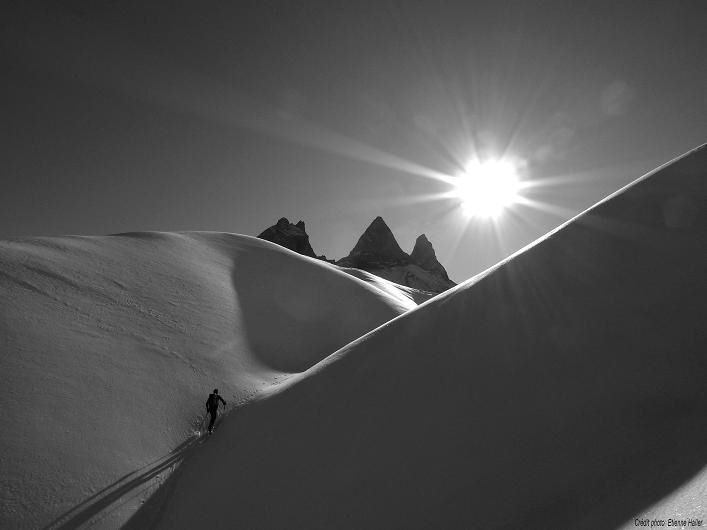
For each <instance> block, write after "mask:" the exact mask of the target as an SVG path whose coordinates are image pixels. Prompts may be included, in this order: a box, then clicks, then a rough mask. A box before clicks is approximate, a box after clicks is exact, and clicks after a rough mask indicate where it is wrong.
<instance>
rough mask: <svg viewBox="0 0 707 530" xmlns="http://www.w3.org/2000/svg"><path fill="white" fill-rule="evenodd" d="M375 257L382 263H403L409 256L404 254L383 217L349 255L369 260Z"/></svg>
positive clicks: (377, 219)
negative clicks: (368, 258)
mask: <svg viewBox="0 0 707 530" xmlns="http://www.w3.org/2000/svg"><path fill="white" fill-rule="evenodd" d="M372 256H375V257H376V258H378V259H379V260H382V261H386V262H387V261H391V262H395V261H401V260H406V259H408V258H409V256H408V255H407V254H406V253H405V252H403V249H401V248H400V245H398V242H397V241H396V240H395V236H394V235H393V232H392V231H391V230H390V228H388V225H387V224H385V221H384V220H383V218H382V217H380V216H378V217H376V218H375V219H374V220H373V222H372V223H371V224H370V225H369V226H368V228H366V231H365V232H364V233H363V235H361V237H360V238H359V239H358V242H357V243H356V246H355V247H354V248H353V250H351V252H350V253H349V258H354V259H356V258H363V259H365V258H367V257H372Z"/></svg>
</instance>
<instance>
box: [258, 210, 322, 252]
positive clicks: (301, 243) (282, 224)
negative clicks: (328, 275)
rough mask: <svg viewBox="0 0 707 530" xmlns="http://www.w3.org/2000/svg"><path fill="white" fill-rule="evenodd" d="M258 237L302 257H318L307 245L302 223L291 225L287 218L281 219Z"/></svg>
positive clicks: (307, 237)
mask: <svg viewBox="0 0 707 530" xmlns="http://www.w3.org/2000/svg"><path fill="white" fill-rule="evenodd" d="M258 237H259V238H260V239H265V240H266V241H270V242H272V243H277V244H278V245H280V246H282V247H285V248H289V249H290V250H294V251H295V252H298V253H299V254H302V255H303V256H309V257H310V258H316V257H318V256H317V255H316V254H315V253H314V250H313V249H312V245H311V244H310V243H309V235H308V234H307V232H305V231H304V222H303V221H299V222H298V223H297V224H292V223H290V221H289V219H287V217H281V218H280V219H278V221H277V223H276V224H274V225H273V226H271V227H270V228H267V229H266V230H264V231H263V232H262V233H261V234H260V235H259V236H258ZM322 259H324V257H323V256H322Z"/></svg>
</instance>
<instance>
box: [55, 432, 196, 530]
mask: <svg viewBox="0 0 707 530" xmlns="http://www.w3.org/2000/svg"><path fill="white" fill-rule="evenodd" d="M198 441H199V438H198V437H191V438H189V439H188V440H185V441H184V442H182V443H181V444H179V445H178V446H177V447H175V448H174V449H172V451H170V452H169V453H168V454H167V455H165V456H162V457H160V458H158V459H157V460H154V461H153V462H150V463H149V464H146V465H144V466H143V467H141V468H139V469H136V470H135V471H131V472H130V473H127V474H126V475H123V476H122V477H120V478H119V479H118V480H116V481H115V482H113V483H112V484H110V485H109V486H106V487H105V488H103V489H102V490H101V491H99V492H97V493H94V494H93V495H91V496H90V497H89V498H87V499H85V500H84V501H82V502H80V503H79V504H77V505H76V506H74V507H73V508H71V509H70V510H67V511H66V512H64V513H63V514H61V515H60V516H59V517H57V518H56V519H54V520H53V521H52V522H50V523H49V524H48V525H47V526H45V527H44V529H45V530H68V529H70V528H78V527H79V526H81V525H82V524H84V523H86V522H88V521H89V520H91V519H92V518H93V517H95V516H96V515H98V514H99V513H101V512H103V511H104V510H105V509H106V508H108V507H110V506H111V505H112V504H114V503H115V502H116V501H118V500H120V499H123V497H124V496H125V495H127V494H128V493H130V492H131V491H134V490H135V489H137V488H139V487H140V486H141V485H143V484H145V483H147V482H149V481H150V480H152V479H153V478H155V477H158V476H159V475H160V473H162V472H164V471H166V470H168V469H170V468H172V467H173V466H176V465H177V464H179V463H180V462H181V461H182V460H184V459H185V458H186V457H187V455H188V453H189V451H191V450H192V449H194V447H195V445H196V444H197V442H198ZM121 504H123V503H121Z"/></svg>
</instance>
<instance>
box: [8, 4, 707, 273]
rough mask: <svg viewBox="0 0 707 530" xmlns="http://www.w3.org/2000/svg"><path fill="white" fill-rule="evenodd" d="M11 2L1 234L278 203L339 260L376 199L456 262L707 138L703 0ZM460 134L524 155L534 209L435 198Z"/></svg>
mask: <svg viewBox="0 0 707 530" xmlns="http://www.w3.org/2000/svg"><path fill="white" fill-rule="evenodd" d="M18 4H20V7H15V8H13V10H12V12H10V11H7V10H6V11H4V12H3V13H2V16H1V17H0V30H1V31H2V41H1V43H0V44H1V48H0V49H1V51H0V60H1V61H2V65H3V82H2V85H1V87H0V116H1V117H2V129H1V131H2V138H1V143H0V149H1V150H2V151H1V152H2V165H1V166H0V171H1V172H2V174H1V176H2V182H3V188H2V194H0V237H3V238H7V237H16V236H24V235H57V234H107V233H116V232H126V231H135V230H219V231H228V232H237V233H243V234H249V235H257V234H258V233H259V232H260V231H261V230H263V229H264V228H266V227H267V226H270V225H271V224H273V223H274V222H275V221H276V220H277V219H278V218H279V217H282V216H286V217H288V218H290V219H291V220H292V221H293V222H295V221H297V220H299V219H302V220H304V221H305V222H306V223H307V231H308V232H309V234H310V237H311V242H312V246H313V247H314V249H315V251H316V252H318V253H324V254H326V255H327V256H328V257H336V258H339V257H342V256H344V255H345V254H347V253H348V251H349V250H350V249H351V248H352V247H353V245H354V244H355V242H356V239H357V237H358V236H359V235H360V234H361V232H362V231H363V230H364V229H365V227H366V226H367V225H368V224H369V223H370V221H372V220H373V218H374V217H375V216H376V215H382V216H383V218H384V219H385V220H386V221H387V222H388V224H389V225H390V227H391V229H392V230H393V232H394V233H395V234H396V236H397V238H398V241H399V243H400V245H401V246H402V247H403V248H404V249H406V250H407V251H411V250H412V244H413V242H414V239H415V237H416V236H417V235H419V234H420V233H423V232H424V233H426V234H427V236H428V238H429V239H430V240H431V241H432V243H433V245H434V246H435V249H436V250H437V254H438V257H439V259H440V261H442V263H443V264H444V265H445V266H447V268H448V270H449V273H450V276H451V277H452V278H453V279H454V280H456V281H461V280H464V279H466V278H468V277H470V276H471V275H473V274H474V273H477V272H479V271H481V270H482V269H484V268H486V267H488V266H490V265H492V264H494V263H495V262H496V261H498V260H499V259H501V258H503V257H504V256H505V255H507V254H508V253H510V252H512V251H514V250H517V249H518V248H520V247H522V246H523V245H525V244H527V243H529V242H531V241H532V240H534V239H535V238H537V237H538V236H540V235H542V234H543V233H545V232H546V231H548V230H549V229H552V228H554V227H555V226H556V225H558V224H559V223H560V222H562V221H563V220H565V219H567V218H569V217H571V216H572V215H574V214H576V213H579V212H580V211H581V210H582V209H584V208H586V207H588V206H590V205H591V204H593V203H594V202H596V201H597V200H600V199H602V198H603V197H604V196H605V195H607V194H608V193H611V192H613V191H615V190H616V189H618V188H619V187H621V186H623V185H625V184H627V183H628V182H630V181H631V180H633V179H634V178H636V177H638V176H640V175H641V174H643V173H645V172H646V171H648V170H650V169H653V168H654V167H656V166H657V165H659V164H662V163H664V162H667V161H668V160H669V159H671V158H673V157H675V156H677V155H679V154H682V153H683V152H685V151H687V150H689V149H691V148H693V147H695V146H697V145H698V144H701V143H704V142H705V141H707V55H706V53H707V52H706V50H707V32H706V31H705V29H704V27H705V21H706V20H707V2H704V1H702V0H696V1H682V0H676V1H662V0H661V1H657V2H652V1H647V0H640V1H611V2H595V1H586V0H585V1H582V2H571V1H558V2H554V1H545V2H541V1H538V2H532V1H519V2H502V1H498V0H495V1H491V2H471V1H459V2H443V1H434V2H427V3H424V2H386V1H376V2H359V1H356V2H337V1H332V0H329V1H326V2H314V1H309V0H308V1H303V2H290V1H281V2H267V1H262V0H261V1H257V2H220V3H219V4H218V5H217V4H215V3H214V5H212V6H208V5H206V3H204V2H191V3H186V2H165V3H164V4H162V5H160V3H159V2H130V1H121V2H99V1H95V0H94V1H90V2H71V1H64V2H47V3H45V4H40V3H33V2H19V3H18ZM189 4H190V5H189ZM474 153H476V154H477V155H479V156H481V157H482V158H490V157H501V156H503V157H507V158H509V159H512V160H514V161H516V162H518V163H519V164H520V168H521V174H522V176H523V178H524V180H525V181H526V182H528V183H532V184H537V185H536V186H534V187H530V188H528V189H527V192H526V193H527V195H528V197H529V199H531V201H532V204H534V205H535V206H527V205H525V206H518V207H515V208H513V209H512V210H509V211H508V212H507V213H506V214H504V215H503V216H502V217H500V218H498V219H497V220H496V222H495V223H491V222H487V221H479V220H475V219H471V220H470V219H469V218H467V217H465V216H464V215H463V214H462V213H461V210H460V208H459V207H458V203H457V201H455V200H451V199H436V200H432V199H431V198H430V197H432V196H434V195H435V194H440V193H443V192H445V191H447V190H448V188H449V186H448V185H447V184H444V183H442V182H440V181H438V180H435V179H433V178H429V175H434V174H436V173H442V174H446V175H456V174H457V173H458V171H459V167H460V166H461V165H463V164H464V163H465V162H466V161H467V160H468V159H469V157H470V156H471V155H472V154H474ZM426 175H427V176H426ZM425 197H427V198H425Z"/></svg>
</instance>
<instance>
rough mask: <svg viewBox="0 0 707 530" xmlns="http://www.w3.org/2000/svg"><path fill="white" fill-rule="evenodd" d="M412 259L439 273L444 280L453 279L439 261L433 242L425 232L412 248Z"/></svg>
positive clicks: (426, 268) (424, 267) (428, 269)
mask: <svg viewBox="0 0 707 530" xmlns="http://www.w3.org/2000/svg"><path fill="white" fill-rule="evenodd" d="M410 259H411V260H412V262H413V263H417V264H418V265H419V266H420V267H422V268H423V269H425V270H427V271H430V272H434V273H436V274H438V275H439V276H440V277H441V278H443V279H444V280H447V281H451V280H450V279H449V276H448V275H447V270H446V269H445V268H444V267H443V266H442V264H441V263H440V262H439V261H437V256H436V255H435V249H434V248H432V243H430V241H429V239H427V236H426V235H425V234H421V235H420V236H418V238H417V240H416V241H415V248H413V249H412V254H410ZM452 283H454V282H452Z"/></svg>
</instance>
